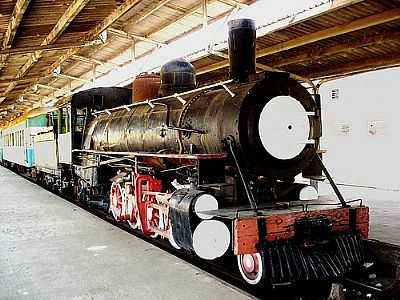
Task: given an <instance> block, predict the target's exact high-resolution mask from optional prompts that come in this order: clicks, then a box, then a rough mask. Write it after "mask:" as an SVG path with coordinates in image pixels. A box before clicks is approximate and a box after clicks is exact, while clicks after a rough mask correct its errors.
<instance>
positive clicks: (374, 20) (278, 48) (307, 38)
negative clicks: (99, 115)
mask: <svg viewBox="0 0 400 300" xmlns="http://www.w3.org/2000/svg"><path fill="white" fill-rule="evenodd" d="M397 19H400V8H395V9H392V10H388V11H385V12H383V13H380V14H376V15H371V16H368V17H365V18H360V19H357V20H355V21H352V22H350V23H347V24H343V25H338V26H334V27H331V28H327V29H324V30H321V31H317V32H314V33H311V34H307V35H304V36H301V37H298V38H295V39H291V40H288V41H286V42H282V43H278V44H276V45H272V46H269V47H266V48H264V49H261V50H259V51H257V53H256V57H257V58H259V57H263V56H267V55H272V54H275V53H278V52H282V51H286V50H290V49H293V48H296V47H300V46H304V45H307V44H310V43H313V42H317V41H320V40H324V39H328V38H331V37H334V36H338V35H341V34H345V33H349V32H353V31H357V30H361V29H364V28H368V27H371V26H375V25H379V24H382V23H387V22H391V21H394V20H397ZM228 66H229V61H222V62H218V63H215V64H212V65H210V66H207V67H204V68H200V69H199V70H198V71H197V74H199V75H200V74H204V73H208V72H212V71H215V70H218V69H222V68H225V67H228Z"/></svg>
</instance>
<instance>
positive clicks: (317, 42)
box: [192, 0, 400, 82]
mask: <svg viewBox="0 0 400 300" xmlns="http://www.w3.org/2000/svg"><path fill="white" fill-rule="evenodd" d="M326 6H327V8H326V9H323V10H321V11H320V12H317V9H315V10H313V9H311V10H309V11H306V12H304V13H301V14H298V15H297V16H296V17H295V18H291V17H289V18H286V19H283V20H279V21H277V22H274V23H271V24H268V25H265V26H264V28H262V29H259V30H263V31H264V32H265V34H263V35H262V36H260V37H258V39H257V63H258V64H257V66H258V68H259V69H264V70H268V69H279V70H283V71H287V72H290V73H293V74H296V75H299V77H303V78H306V79H309V80H314V81H315V80H321V79H323V80H324V81H327V80H331V79H334V78H337V77H342V76H345V75H351V74H356V73H360V72H365V71H370V70H375V69H380V68H388V67H393V66H398V65H400V0H348V1H346V0H342V1H334V2H332V3H331V4H329V5H326ZM192 63H193V64H194V65H195V67H196V70H197V73H198V79H199V81H200V82H206V81H208V80H209V78H212V80H217V79H221V80H222V79H224V78H225V77H226V76H227V73H228V72H227V70H228V65H229V63H228V60H227V59H226V51H223V52H222V53H216V54H214V55H212V54H211V55H207V56H205V57H203V58H201V59H198V60H197V61H194V62H192Z"/></svg>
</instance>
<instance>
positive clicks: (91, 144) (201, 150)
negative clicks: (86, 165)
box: [84, 73, 319, 179]
mask: <svg viewBox="0 0 400 300" xmlns="http://www.w3.org/2000/svg"><path fill="white" fill-rule="evenodd" d="M230 89H231V90H232V92H233V93H234V97H232V96H231V95H230V94H229V93H228V92H227V91H226V90H225V89H223V88H221V87H219V88H215V89H212V90H206V91H202V92H199V93H195V94H192V95H189V96H186V97H184V101H185V104H184V105H183V104H182V103H181V101H178V100H176V101H168V102H165V101H164V102H163V101H159V102H152V105H138V106H133V107H131V108H130V109H129V110H119V111H115V112H110V113H109V115H108V114H102V115H100V116H97V118H95V119H94V120H93V121H92V123H91V124H89V125H88V130H87V131H86V141H85V143H84V148H85V149H92V150H99V151H113V152H153V153H175V154H176V153H179V154H183V153H186V154H187V153H190V154H212V153H224V152H226V150H225V144H224V142H223V141H224V140H225V139H226V138H227V137H233V138H234V140H235V142H236V144H237V147H238V149H240V151H241V155H243V156H246V160H245V161H246V167H247V168H248V169H249V170H250V171H251V172H254V173H256V174H260V175H269V176H271V177H276V178H283V179H285V178H291V177H292V176H294V175H296V174H298V173H300V172H301V170H303V169H304V168H305V167H306V166H307V165H308V164H309V163H310V161H311V159H312V158H313V156H314V154H315V152H316V149H317V148H318V142H316V143H315V144H309V145H306V146H305V148H304V150H303V151H302V152H301V153H300V154H299V155H298V156H297V157H295V158H293V159H288V160H279V159H277V158H275V157H273V156H272V155H270V154H269V153H268V152H267V151H266V150H265V148H264V147H263V146H262V143H261V141H260V137H259V136H258V134H257V132H258V120H259V116H260V114H261V111H262V109H263V107H264V106H265V105H266V103H267V102H268V101H269V100H270V99H272V98H274V97H276V96H279V95H290V96H292V97H294V98H295V99H297V100H298V101H299V102H300V103H301V104H302V105H303V106H304V108H305V109H306V111H308V112H316V110H317V107H316V105H315V102H314V101H313V99H312V97H311V95H310V94H309V93H308V92H307V91H306V89H305V88H304V87H302V86H301V85H300V84H299V83H298V82H296V81H295V80H293V79H291V78H289V76H287V75H285V74H281V73H266V74H265V75H264V76H261V77H259V78H256V79H254V80H253V81H252V82H250V83H248V84H242V85H240V84H237V85H232V86H230ZM310 128H311V131H310V138H312V139H313V138H315V139H317V140H318V138H319V131H318V130H317V128H319V119H315V118H310Z"/></svg>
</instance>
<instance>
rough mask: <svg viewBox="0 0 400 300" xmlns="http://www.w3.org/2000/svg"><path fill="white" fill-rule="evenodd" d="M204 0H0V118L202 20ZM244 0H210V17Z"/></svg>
mask: <svg viewBox="0 0 400 300" xmlns="http://www.w3.org/2000/svg"><path fill="white" fill-rule="evenodd" d="M204 2H205V1H204V0H2V1H1V2H0V42H1V44H0V125H1V124H4V123H5V122H8V121H9V120H12V119H14V118H15V117H16V116H18V115H20V114H21V113H22V112H24V111H26V110H27V109H29V108H32V107H35V106H40V105H43V103H46V102H49V101H52V100H53V99H54V97H58V98H59V97H60V95H61V96H62V95H68V94H69V91H71V90H73V89H75V88H77V87H79V86H80V85H82V84H84V83H87V82H90V81H91V80H94V79H95V78H96V77H98V76H100V75H102V74H104V73H106V72H109V71H110V70H111V69H113V68H115V67H118V65H122V64H125V63H127V62H130V61H131V60H134V59H137V58H139V57H141V56H143V55H146V54H149V53H151V51H153V50H154V49H156V48H157V47H160V46H161V45H164V44H167V43H169V42H170V41H171V40H174V39H176V38H177V37H179V36H181V35H183V34H185V33H187V32H190V31H192V30H194V29H196V28H197V27H198V26H199V25H200V26H201V24H202V22H203V17H202V16H203V14H202V11H203V8H202V7H203V3H204ZM248 2H249V1H246V0H218V1H217V0H208V1H207V7H208V14H207V15H208V21H209V22H212V21H213V20H215V19H219V18H220V17H223V16H225V15H226V14H228V13H229V12H231V11H232V10H233V9H236V8H237V7H240V6H241V5H245V4H244V3H248ZM242 3H243V4H242ZM171 26H173V29H171V28H172V27H171ZM106 29H108V30H107V39H106V40H104V39H102V38H100V37H99V35H101V34H102V33H103V32H104V31H105V30H106ZM103 38H104V36H103ZM124 53H129V55H123V56H122V57H121V54H124ZM58 68H59V69H58ZM54 70H57V71H56V72H54Z"/></svg>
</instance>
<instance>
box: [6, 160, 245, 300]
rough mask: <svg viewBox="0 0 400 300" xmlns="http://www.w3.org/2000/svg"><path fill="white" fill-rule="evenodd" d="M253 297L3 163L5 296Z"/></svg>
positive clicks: (118, 297) (47, 299)
mask: <svg viewBox="0 0 400 300" xmlns="http://www.w3.org/2000/svg"><path fill="white" fill-rule="evenodd" d="M205 298H207V300H209V299H218V300H223V299H251V298H250V297H249V296H247V295H245V294H243V293H242V292H240V291H238V290H236V289H235V288H233V287H231V286H229V285H227V284H225V283H223V282H221V281H219V280H218V279H216V278H214V277H213V276H211V275H209V274H207V273H205V272H203V271H201V270H199V269H197V268H196V267H193V266H191V265H189V264H187V263H186V262H184V261H182V260H180V259H178V258H176V257H174V256H172V255H170V254H168V253H166V252H164V251H162V250H160V249H158V248H156V247H154V246H152V245H150V244H148V243H145V242H144V241H142V240H140V239H138V238H135V237H133V236H132V235H130V234H129V233H126V232H124V231H122V230H120V229H119V228H116V227H114V226H112V225H110V224H108V223H106V222H104V221H103V220H101V219H99V218H97V217H95V216H93V215H91V214H90V213H88V212H86V211H84V210H82V209H80V208H78V207H76V206H74V205H73V204H71V203H69V202H67V201H65V200H63V199H61V198H59V197H57V196H55V195H53V194H51V193H49V192H47V191H45V190H43V189H42V188H40V187H39V186H36V185H34V184H32V183H30V182H28V181H27V180H25V179H23V178H21V177H19V176H17V175H15V174H14V173H12V172H10V171H8V170H6V169H4V168H2V167H0V299H1V300H3V299H7V300H8V299H29V300H34V299H46V300H51V299H56V300H62V299H107V300H112V299H185V300H186V299H201V300H203V299H205Z"/></svg>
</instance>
